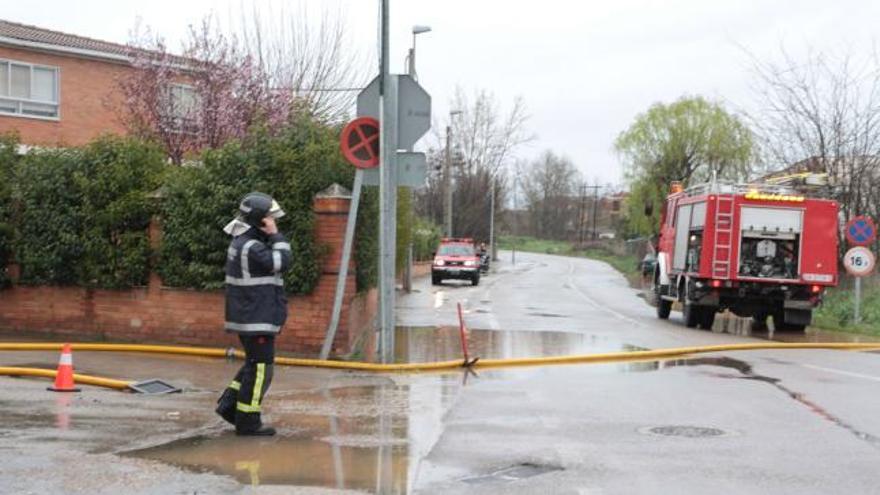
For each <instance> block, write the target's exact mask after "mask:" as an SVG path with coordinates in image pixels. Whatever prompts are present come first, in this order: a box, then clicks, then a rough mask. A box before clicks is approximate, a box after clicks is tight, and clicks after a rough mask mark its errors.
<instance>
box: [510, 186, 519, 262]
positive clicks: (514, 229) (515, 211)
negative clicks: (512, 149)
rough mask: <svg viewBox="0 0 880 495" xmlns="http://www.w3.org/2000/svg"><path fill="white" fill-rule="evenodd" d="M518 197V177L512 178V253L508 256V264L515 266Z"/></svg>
mask: <svg viewBox="0 0 880 495" xmlns="http://www.w3.org/2000/svg"><path fill="white" fill-rule="evenodd" d="M518 195H519V176H514V177H513V251H512V252H511V254H510V263H511V264H512V265H514V266H516V242H517V237H516V236H517V234H519V210H517V207H516V198H517V196H518Z"/></svg>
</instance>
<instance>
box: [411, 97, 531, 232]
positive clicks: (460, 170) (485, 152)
mask: <svg viewBox="0 0 880 495" xmlns="http://www.w3.org/2000/svg"><path fill="white" fill-rule="evenodd" d="M450 108H452V109H454V110H455V111H457V112H459V113H458V114H457V115H455V116H453V117H452V118H451V120H447V121H445V122H443V125H436V124H435V125H434V126H433V129H434V132H433V134H432V135H433V139H434V145H433V146H431V148H430V149H429V150H428V164H429V169H430V170H431V171H432V174H431V175H430V177H429V180H428V185H427V187H426V188H424V189H422V190H421V191H420V192H419V195H418V198H417V201H418V202H417V207H418V212H419V213H420V214H422V215H423V216H427V217H428V218H430V219H431V220H433V221H435V222H437V223H441V224H442V222H443V218H444V217H443V214H444V205H445V200H444V198H445V194H444V181H443V170H444V166H445V160H446V153H445V141H446V135H445V132H444V131H445V129H446V128H447V126H449V127H450V129H451V135H452V140H451V148H452V151H451V156H452V160H451V161H452V166H451V168H452V175H453V187H454V189H453V191H454V193H453V205H454V208H453V225H454V226H455V227H454V230H455V234H456V235H462V236H469V237H474V238H475V239H481V240H487V239H488V237H489V215H490V214H491V209H490V191H491V189H492V187H491V186H492V183H493V182H494V185H495V188H494V190H495V211H496V214H497V212H498V211H500V210H501V209H502V208H504V205H505V204H506V203H507V198H508V195H509V189H510V180H509V178H508V175H509V171H510V169H511V168H512V163H513V160H514V159H515V155H516V151H517V150H518V149H519V148H521V147H522V146H523V145H524V144H526V143H528V142H530V141H532V140H533V139H534V135H533V134H532V133H530V132H529V131H528V129H527V123H528V118H529V116H528V112H527V111H526V106H525V102H524V101H523V100H522V98H516V99H514V101H513V105H512V106H511V108H510V110H509V111H507V112H504V111H503V110H502V108H501V105H500V104H499V103H498V101H497V99H496V98H495V96H494V95H493V94H492V93H491V92H489V91H487V90H480V91H476V92H474V93H473V95H472V96H468V94H467V93H466V92H465V91H464V90H463V89H461V88H457V89H456V91H455V94H454V96H453V98H452V101H451V103H450Z"/></svg>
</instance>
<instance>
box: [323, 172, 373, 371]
mask: <svg viewBox="0 0 880 495" xmlns="http://www.w3.org/2000/svg"><path fill="white" fill-rule="evenodd" d="M363 183H364V171H363V170H361V169H357V171H356V172H355V173H354V186H352V191H351V204H350V205H349V208H348V222H346V224H345V240H344V241H343V243H342V258H341V259H340V260H339V275H338V276H337V278H336V295H335V297H334V298H333V313H331V315H330V324H329V325H327V333H326V334H325V335H324V345H323V346H321V359H327V358H328V357H329V356H330V349H331V347H333V339H335V338H336V330H337V329H338V328H339V315H340V314H341V313H342V299H343V297H345V282H346V280H348V264H349V260H351V246H352V244H353V243H354V228H355V224H356V223H357V214H358V207H359V206H360V203H361V189H362V187H363Z"/></svg>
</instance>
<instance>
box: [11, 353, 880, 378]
mask: <svg viewBox="0 0 880 495" xmlns="http://www.w3.org/2000/svg"><path fill="white" fill-rule="evenodd" d="M63 345H64V344H63V343H30V342H15V343H0V351H57V350H60V349H61V347H62V346H63ZM71 347H72V348H73V350H76V351H98V352H141V353H152V354H176V355H187V356H202V357H216V358H223V357H227V356H235V357H237V358H243V357H244V353H243V352H241V351H239V350H227V349H220V348H215V347H184V346H166V345H144V344H97V343H73V344H71ZM767 349H833V350H848V351H869V350H880V342H858V343H854V342H846V343H840V342H830V343H829V342H818V343H817V342H813V343H788V342H756V343H747V344H723V345H710V346H696V347H676V348H669V349H655V350H646V351H629V352H609V353H601V354H580V355H570V356H546V357H532V358H512V359H480V360H476V361H474V362H471V363H469V366H468V367H471V368H477V369H479V368H502V367H514V366H547V365H563V364H583V363H613V362H624V361H653V360H663V359H672V358H681V357H683V356H688V355H692V354H705V353H712V352H730V351H754V350H767ZM275 363H276V364H279V365H284V366H304V367H312V368H328V369H342V370H357V371H371V372H378V373H389V372H390V373H401V372H413V373H417V372H425V371H442V370H454V369H457V368H462V367H463V365H464V361H463V360H461V359H456V360H449V361H437V362H430V363H404V364H376V363H363V362H349V361H331V360H320V359H304V358H289V357H277V358H275ZM0 375H9V376H43V377H54V376H55V371H52V370H44V369H36V368H16V367H0ZM74 378H75V380H76V381H77V382H78V383H84V384H88V385H97V386H102V387H108V388H116V389H125V388H128V385H129V384H130V383H132V382H127V381H123V380H112V379H107V378H100V377H94V376H88V375H74Z"/></svg>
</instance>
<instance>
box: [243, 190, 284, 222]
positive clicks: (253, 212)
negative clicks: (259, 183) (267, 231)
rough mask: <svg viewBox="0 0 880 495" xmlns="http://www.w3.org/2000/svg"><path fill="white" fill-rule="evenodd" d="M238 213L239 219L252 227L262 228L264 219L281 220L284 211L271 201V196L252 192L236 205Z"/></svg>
mask: <svg viewBox="0 0 880 495" xmlns="http://www.w3.org/2000/svg"><path fill="white" fill-rule="evenodd" d="M238 213H239V215H240V217H241V219H242V220H243V221H244V222H245V223H247V224H248V225H251V226H253V227H258V228H259V227H262V226H263V219H264V218H266V217H272V218H276V219H277V218H281V217H283V216H284V210H282V209H281V206H279V205H278V203H277V202H276V201H275V200H274V199H272V196H269V195H268V194H263V193H261V192H252V193H248V194H247V195H245V197H244V198H242V200H241V203H240V204H239V205H238Z"/></svg>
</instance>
